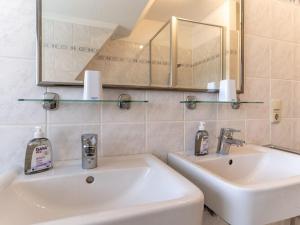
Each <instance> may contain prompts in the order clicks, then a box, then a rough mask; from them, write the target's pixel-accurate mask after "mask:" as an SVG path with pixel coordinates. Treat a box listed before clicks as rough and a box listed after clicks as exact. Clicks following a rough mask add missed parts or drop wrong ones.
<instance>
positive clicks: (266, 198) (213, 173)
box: [168, 145, 300, 225]
mask: <svg viewBox="0 0 300 225" xmlns="http://www.w3.org/2000/svg"><path fill="white" fill-rule="evenodd" d="M168 163H169V165H171V166H172V167H173V168H175V169H176V170H177V171H179V172H181V173H182V174H183V175H185V176H186V177H187V178H189V179H190V180H191V181H193V182H194V183H195V184H196V185H197V186H198V187H199V188H200V189H201V190H202V191H203V193H204V196H205V204H206V205H207V206H208V207H209V208H210V209H211V210H213V211H214V212H215V213H216V214H218V215H219V216H220V217H222V218H223V219H224V220H225V221H226V222H228V223H229V224H231V225H262V224H269V223H273V222H277V221H280V220H284V219H287V218H291V217H295V216H298V215H300V156H299V155H296V154H292V153H287V152H283V151H279V150H273V149H270V148H265V147H261V146H255V145H245V146H244V147H241V148H236V147H232V149H231V151H230V154H229V155H217V154H212V155H208V156H204V157H196V156H191V155H187V154H184V153H170V154H169V155H168Z"/></svg>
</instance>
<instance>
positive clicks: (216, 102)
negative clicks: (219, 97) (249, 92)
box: [180, 100, 264, 104]
mask: <svg viewBox="0 0 300 225" xmlns="http://www.w3.org/2000/svg"><path fill="white" fill-rule="evenodd" d="M180 103H185V104H186V103H191V104H193V103H194V104H198V103H199V104H205V103H208V104H239V103H240V104H263V103H264V102H260V101H230V102H223V101H200V100H193V101H188V100H186V101H180Z"/></svg>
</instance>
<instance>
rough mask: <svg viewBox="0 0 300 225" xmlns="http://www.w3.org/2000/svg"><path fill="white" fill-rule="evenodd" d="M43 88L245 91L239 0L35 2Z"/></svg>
mask: <svg viewBox="0 0 300 225" xmlns="http://www.w3.org/2000/svg"><path fill="white" fill-rule="evenodd" d="M37 33H38V58H37V62H38V72H37V84H38V85H41V86H51V85H54V86H57V85H64V86H81V85H83V78H84V71H85V70H99V71H101V73H102V76H103V77H102V81H103V86H104V87H110V88H132V89H161V90H183V91H203V92H217V91H218V85H219V81H220V80H222V79H234V80H236V81H237V88H238V92H239V93H240V92H243V0H178V1H173V0H64V1H61V0H37Z"/></svg>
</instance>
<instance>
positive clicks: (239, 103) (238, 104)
mask: <svg viewBox="0 0 300 225" xmlns="http://www.w3.org/2000/svg"><path fill="white" fill-rule="evenodd" d="M240 107H241V100H240V97H239V96H237V102H233V103H231V108H232V109H239V108H240Z"/></svg>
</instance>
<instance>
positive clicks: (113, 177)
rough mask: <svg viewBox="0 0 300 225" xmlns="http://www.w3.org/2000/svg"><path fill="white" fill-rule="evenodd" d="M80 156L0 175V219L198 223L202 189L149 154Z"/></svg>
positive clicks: (18, 222) (9, 222) (22, 224)
mask: <svg viewBox="0 0 300 225" xmlns="http://www.w3.org/2000/svg"><path fill="white" fill-rule="evenodd" d="M98 165H99V166H98V168H96V169H93V170H83V169H81V161H71V162H64V163H59V164H57V165H56V166H55V168H54V169H53V170H50V171H47V172H44V173H40V174H36V175H31V176H25V175H23V173H20V174H19V175H18V173H17V172H14V171H10V172H9V173H7V174H2V175H0V182H1V183H0V224H5V225H27V224H45V225H61V224H64V225H79V224H80V225H83V224H84V225H92V224H93V225H94V224H98V225H102V224H103V225H108V224H109V225H115V224H116V225H117V224H118V225H141V224H143V225H150V224H151V225H154V224H157V225H167V224H175V225H182V224H189V225H198V224H200V221H201V220H202V209H203V201H204V200H203V194H202V192H201V191H200V190H199V189H198V188H197V187H196V186H194V185H193V184H192V183H190V182H189V181H188V180H186V179H185V178H184V177H182V176H181V175H179V174H177V173H176V172H175V171H173V170H172V169H171V168H169V167H168V166H167V165H165V164H164V163H163V162H161V161H160V160H158V159H157V158H155V157H154V156H151V155H137V156H124V157H111V158H102V159H101V160H100V161H99V162H98Z"/></svg>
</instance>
